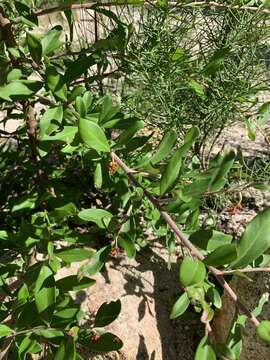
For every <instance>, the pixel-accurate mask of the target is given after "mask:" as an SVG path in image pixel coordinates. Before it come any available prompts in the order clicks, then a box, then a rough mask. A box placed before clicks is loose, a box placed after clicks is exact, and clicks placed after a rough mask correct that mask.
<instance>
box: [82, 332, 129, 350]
mask: <svg viewBox="0 0 270 360" xmlns="http://www.w3.org/2000/svg"><path fill="white" fill-rule="evenodd" d="M78 341H79V343H81V344H82V345H83V346H85V347H86V348H87V349H89V350H91V351H96V352H99V351H104V352H108V351H117V350H119V349H121V347H122V346H123V343H122V341H121V340H120V339H119V338H118V337H117V336H116V335H114V334H111V333H108V332H107V333H105V334H102V335H100V337H99V339H98V340H96V339H94V337H92V336H90V337H89V336H88V337H84V338H82V337H80V336H79V340H78Z"/></svg>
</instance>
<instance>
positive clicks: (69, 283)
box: [55, 275, 96, 292]
mask: <svg viewBox="0 0 270 360" xmlns="http://www.w3.org/2000/svg"><path fill="white" fill-rule="evenodd" d="M95 283H96V280H94V279H90V278H88V277H83V278H82V279H78V277H77V276H76V275H70V276H66V277H64V278H62V279H60V280H58V281H56V283H55V286H56V287H57V289H59V290H60V292H68V291H78V290H82V289H85V288H88V287H90V286H93V285H95Z"/></svg>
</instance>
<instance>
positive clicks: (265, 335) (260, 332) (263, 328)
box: [256, 320, 270, 343]
mask: <svg viewBox="0 0 270 360" xmlns="http://www.w3.org/2000/svg"><path fill="white" fill-rule="evenodd" d="M256 334H257V336H258V337H259V338H260V339H261V340H262V341H264V342H266V343H270V321H267V320H263V321H261V322H260V325H259V326H258V327H257V329H256Z"/></svg>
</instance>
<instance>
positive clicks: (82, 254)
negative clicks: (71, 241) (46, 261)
mask: <svg viewBox="0 0 270 360" xmlns="http://www.w3.org/2000/svg"><path fill="white" fill-rule="evenodd" d="M94 254H95V251H94V250H92V249H85V248H74V249H67V250H62V251H60V252H56V253H55V255H56V256H57V257H59V258H60V259H61V260H63V261H65V262H67V263H71V262H78V261H83V260H86V259H90V258H91V257H92V256H93V255H94Z"/></svg>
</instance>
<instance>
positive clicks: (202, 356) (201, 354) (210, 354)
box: [194, 336, 217, 360]
mask: <svg viewBox="0 0 270 360" xmlns="http://www.w3.org/2000/svg"><path fill="white" fill-rule="evenodd" d="M216 358H217V357H216V354H215V351H214V349H213V347H212V346H211V345H210V344H209V341H208V337H207V336H204V337H203V338H202V340H201V341H200V343H199V345H198V347H197V350H196V353H195V358H194V359H195V360H216Z"/></svg>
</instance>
